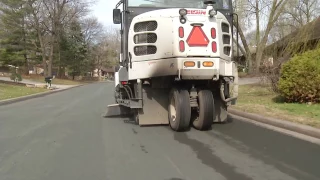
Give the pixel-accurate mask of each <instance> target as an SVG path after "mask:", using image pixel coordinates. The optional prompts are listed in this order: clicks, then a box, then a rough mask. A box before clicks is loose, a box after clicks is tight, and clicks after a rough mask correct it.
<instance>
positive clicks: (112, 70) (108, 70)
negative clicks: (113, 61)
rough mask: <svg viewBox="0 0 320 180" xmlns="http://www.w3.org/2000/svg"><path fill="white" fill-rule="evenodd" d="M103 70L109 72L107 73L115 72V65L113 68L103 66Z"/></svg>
mask: <svg viewBox="0 0 320 180" xmlns="http://www.w3.org/2000/svg"><path fill="white" fill-rule="evenodd" d="M101 70H102V71H104V72H107V73H113V72H115V68H114V67H112V68H104V67H102V68H101Z"/></svg>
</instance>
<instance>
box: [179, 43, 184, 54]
mask: <svg viewBox="0 0 320 180" xmlns="http://www.w3.org/2000/svg"><path fill="white" fill-rule="evenodd" d="M179 50H180V52H184V50H185V47H184V41H182V40H181V41H180V42H179Z"/></svg>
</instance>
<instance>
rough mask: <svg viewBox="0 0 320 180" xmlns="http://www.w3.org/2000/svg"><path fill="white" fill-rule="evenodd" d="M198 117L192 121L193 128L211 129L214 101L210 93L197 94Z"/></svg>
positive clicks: (202, 91)
mask: <svg viewBox="0 0 320 180" xmlns="http://www.w3.org/2000/svg"><path fill="white" fill-rule="evenodd" d="M198 98H199V116H198V117H197V118H196V119H195V120H194V121H193V126H194V127H195V128H196V129H198V130H201V131H202V130H208V129H210V128H211V125H212V123H213V117H214V111H213V110H214V100H213V95H212V92H211V91H209V90H201V91H200V92H199V93H198Z"/></svg>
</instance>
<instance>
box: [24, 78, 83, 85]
mask: <svg viewBox="0 0 320 180" xmlns="http://www.w3.org/2000/svg"><path fill="white" fill-rule="evenodd" d="M23 79H28V80H32V81H35V82H39V83H45V81H44V77H43V76H23ZM84 83H86V82H82V81H73V80H69V79H58V78H55V79H53V80H52V84H59V85H79V84H84Z"/></svg>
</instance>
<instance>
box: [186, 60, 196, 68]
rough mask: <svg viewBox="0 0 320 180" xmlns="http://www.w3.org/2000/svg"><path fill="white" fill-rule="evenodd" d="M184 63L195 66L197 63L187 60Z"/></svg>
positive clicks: (187, 65)
mask: <svg viewBox="0 0 320 180" xmlns="http://www.w3.org/2000/svg"><path fill="white" fill-rule="evenodd" d="M183 65H184V66H185V67H194V66H195V65H196V63H195V62H194V61H185V62H184V63H183Z"/></svg>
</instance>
